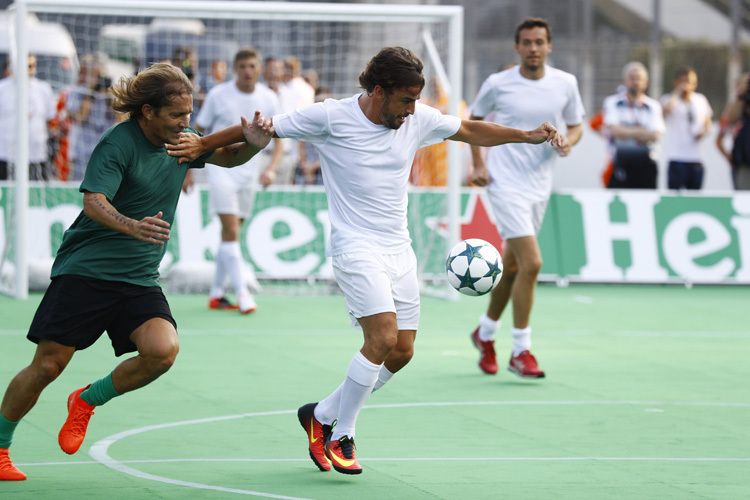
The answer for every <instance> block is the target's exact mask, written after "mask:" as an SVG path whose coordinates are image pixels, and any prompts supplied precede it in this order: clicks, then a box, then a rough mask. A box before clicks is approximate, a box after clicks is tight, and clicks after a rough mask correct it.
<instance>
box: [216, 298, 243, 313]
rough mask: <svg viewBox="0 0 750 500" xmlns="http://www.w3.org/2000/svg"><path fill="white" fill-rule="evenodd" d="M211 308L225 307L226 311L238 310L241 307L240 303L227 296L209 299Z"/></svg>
mask: <svg viewBox="0 0 750 500" xmlns="http://www.w3.org/2000/svg"><path fill="white" fill-rule="evenodd" d="M208 308H209V309H223V310H224V311H238V310H239V309H240V307H239V306H238V305H235V304H232V303H231V302H229V301H228V300H227V299H226V297H216V298H209V299H208Z"/></svg>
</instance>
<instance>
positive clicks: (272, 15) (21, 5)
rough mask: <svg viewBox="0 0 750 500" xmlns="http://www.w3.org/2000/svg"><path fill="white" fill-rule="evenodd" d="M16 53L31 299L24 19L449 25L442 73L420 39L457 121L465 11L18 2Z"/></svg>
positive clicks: (453, 166)
mask: <svg viewBox="0 0 750 500" xmlns="http://www.w3.org/2000/svg"><path fill="white" fill-rule="evenodd" d="M15 11H16V26H15V28H16V38H15V40H16V46H15V50H14V51H12V53H11V58H12V61H13V63H14V73H15V75H16V80H17V89H18V93H17V103H16V125H17V127H16V131H17V134H16V176H15V177H16V179H15V186H16V189H15V212H16V213H15V216H16V234H15V238H16V240H15V256H16V266H15V267H16V275H15V297H16V298H18V299H26V298H27V297H28V288H29V273H28V264H29V262H28V251H27V250H28V241H29V237H28V234H29V233H28V232H29V227H28V220H29V218H28V203H29V181H28V160H29V150H28V125H27V123H26V120H27V116H28V98H27V92H26V89H27V85H28V73H27V68H26V61H27V59H28V53H29V52H28V31H27V27H26V19H27V15H28V14H29V13H60V14H87V15H91V14H95V15H96V14H98V15H127V16H131V15H132V16H154V17H165V18H172V17H173V18H202V17H210V18H218V19H252V20H275V21H278V20H287V21H327V22H331V21H335V22H390V23H423V24H434V23H446V22H447V23H448V37H449V41H448V47H449V48H448V51H449V53H448V55H447V67H445V68H444V67H443V64H442V62H441V59H440V57H439V54H438V53H437V49H436V48H435V45H434V44H433V43H432V39H431V37H430V34H429V33H427V32H425V33H423V39H424V42H425V47H427V53H428V57H429V58H430V61H431V62H432V64H433V66H434V67H435V69H436V75H437V77H438V78H439V79H440V80H441V83H442V84H443V88H445V89H446V91H447V94H448V96H449V99H450V101H449V113H450V114H452V115H455V116H459V103H460V102H461V95H462V92H463V89H462V82H463V50H464V47H463V38H464V28H463V22H464V12H463V7H461V6H438V5H401V4H340V3H336V4H327V3H297V2H294V3H290V2H251V1H205V0H204V1H197V0H181V1H180V2H171V1H167V0H107V1H104V0H16V2H15ZM448 162H449V169H448V207H447V209H448V210H447V217H448V238H447V242H448V245H447V248H446V249H445V252H446V255H447V252H448V250H449V248H450V247H451V246H452V245H453V244H455V242H457V241H458V238H459V222H458V221H459V208H460V207H459V205H460V187H461V166H460V151H459V149H458V144H456V143H454V142H452V141H451V142H449V145H448Z"/></svg>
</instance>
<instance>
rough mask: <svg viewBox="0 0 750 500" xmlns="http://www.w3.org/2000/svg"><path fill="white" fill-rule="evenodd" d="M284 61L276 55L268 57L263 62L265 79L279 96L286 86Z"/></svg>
mask: <svg viewBox="0 0 750 500" xmlns="http://www.w3.org/2000/svg"><path fill="white" fill-rule="evenodd" d="M285 71H286V70H285V69H284V61H282V60H281V59H277V58H275V57H267V58H266V60H265V61H264V62H263V80H265V82H266V85H267V86H268V88H270V89H271V90H273V91H274V92H276V95H277V96H278V94H279V92H280V91H281V88H282V87H283V86H284V75H285Z"/></svg>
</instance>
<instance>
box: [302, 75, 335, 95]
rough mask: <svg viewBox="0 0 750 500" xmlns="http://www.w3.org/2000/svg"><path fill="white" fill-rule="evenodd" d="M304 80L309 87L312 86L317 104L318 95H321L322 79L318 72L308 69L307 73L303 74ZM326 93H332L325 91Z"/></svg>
mask: <svg viewBox="0 0 750 500" xmlns="http://www.w3.org/2000/svg"><path fill="white" fill-rule="evenodd" d="M302 79H303V80H305V81H306V82H307V83H308V85H310V86H311V87H312V88H313V90H314V91H315V99H316V102H317V98H318V94H319V93H320V92H319V88H320V77H319V76H318V72H317V71H315V70H314V69H306V70H305V71H303V72H302ZM325 92H326V93H328V94H330V93H331V92H330V90H328V89H325Z"/></svg>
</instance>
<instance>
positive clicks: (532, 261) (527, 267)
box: [521, 256, 544, 276]
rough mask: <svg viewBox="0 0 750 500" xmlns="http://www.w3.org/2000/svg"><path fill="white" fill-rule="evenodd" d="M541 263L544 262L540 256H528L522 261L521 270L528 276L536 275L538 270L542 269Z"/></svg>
mask: <svg viewBox="0 0 750 500" xmlns="http://www.w3.org/2000/svg"><path fill="white" fill-rule="evenodd" d="M542 264H544V262H543V261H542V258H541V256H539V257H533V258H529V259H527V260H526V261H525V262H524V265H523V269H522V270H521V271H522V272H523V273H524V274H526V275H528V276H536V275H538V274H539V271H541V270H542Z"/></svg>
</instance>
